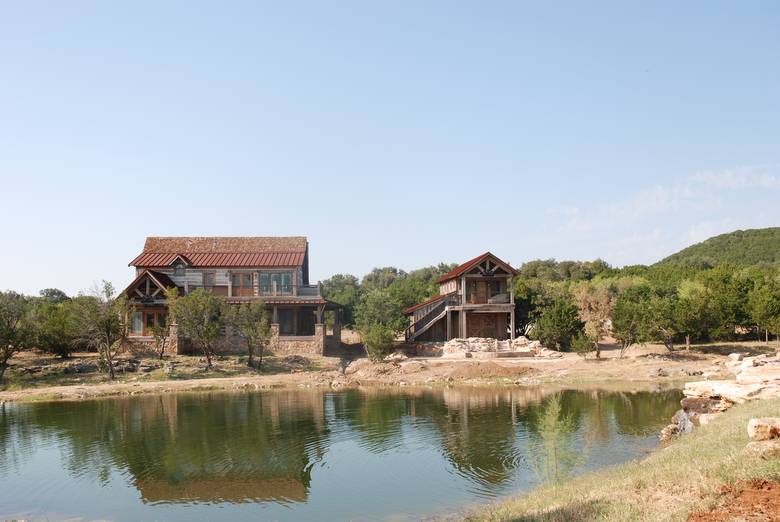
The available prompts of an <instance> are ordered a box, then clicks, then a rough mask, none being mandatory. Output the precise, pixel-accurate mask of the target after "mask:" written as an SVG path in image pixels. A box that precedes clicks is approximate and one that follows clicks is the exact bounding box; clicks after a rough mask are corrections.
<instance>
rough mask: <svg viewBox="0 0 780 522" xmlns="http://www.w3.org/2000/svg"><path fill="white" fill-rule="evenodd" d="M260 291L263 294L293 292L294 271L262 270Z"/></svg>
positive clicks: (286, 293) (287, 293) (288, 293)
mask: <svg viewBox="0 0 780 522" xmlns="http://www.w3.org/2000/svg"><path fill="white" fill-rule="evenodd" d="M260 293H261V294H263V295H279V294H282V295H290V294H292V273H290V272H262V273H261V274H260Z"/></svg>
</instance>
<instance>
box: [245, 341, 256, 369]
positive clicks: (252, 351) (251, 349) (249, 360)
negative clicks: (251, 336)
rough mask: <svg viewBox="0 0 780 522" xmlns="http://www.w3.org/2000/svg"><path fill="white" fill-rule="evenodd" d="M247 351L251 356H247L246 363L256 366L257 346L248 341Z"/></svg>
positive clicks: (251, 366) (252, 366)
mask: <svg viewBox="0 0 780 522" xmlns="http://www.w3.org/2000/svg"><path fill="white" fill-rule="evenodd" d="M246 351H247V355H248V356H249V357H247V361H246V365H247V366H249V367H250V368H254V367H255V347H254V346H252V345H251V344H249V343H248V344H247V349H246Z"/></svg>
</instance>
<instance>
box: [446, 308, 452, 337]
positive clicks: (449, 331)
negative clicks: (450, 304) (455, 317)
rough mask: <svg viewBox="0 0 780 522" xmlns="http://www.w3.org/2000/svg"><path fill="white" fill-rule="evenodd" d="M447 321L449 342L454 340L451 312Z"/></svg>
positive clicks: (448, 312)
mask: <svg viewBox="0 0 780 522" xmlns="http://www.w3.org/2000/svg"><path fill="white" fill-rule="evenodd" d="M446 320H447V340H448V341H449V340H450V339H452V316H451V314H450V311H449V310H447V316H446Z"/></svg>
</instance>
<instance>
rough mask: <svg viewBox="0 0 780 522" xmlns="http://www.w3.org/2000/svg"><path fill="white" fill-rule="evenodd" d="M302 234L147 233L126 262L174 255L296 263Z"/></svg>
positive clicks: (201, 262) (302, 255) (222, 263)
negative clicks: (141, 247) (137, 251)
mask: <svg viewBox="0 0 780 522" xmlns="http://www.w3.org/2000/svg"><path fill="white" fill-rule="evenodd" d="M307 249H308V242H307V240H306V238H305V237H148V238H146V243H145V244H144V250H143V252H142V253H141V254H140V255H139V256H137V257H136V258H135V259H133V260H132V261H130V266H137V267H168V266H171V264H172V263H173V262H174V261H175V260H176V258H177V257H181V258H182V259H184V260H185V261H186V262H187V263H188V264H189V265H191V266H195V267H250V266H251V267H266V266H267V267H297V266H302V265H303V264H304V262H305V259H306V251H307Z"/></svg>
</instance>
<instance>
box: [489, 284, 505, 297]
mask: <svg viewBox="0 0 780 522" xmlns="http://www.w3.org/2000/svg"><path fill="white" fill-rule="evenodd" d="M501 293H503V292H501V281H491V282H490V297H495V296H497V295H498V294H501Z"/></svg>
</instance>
